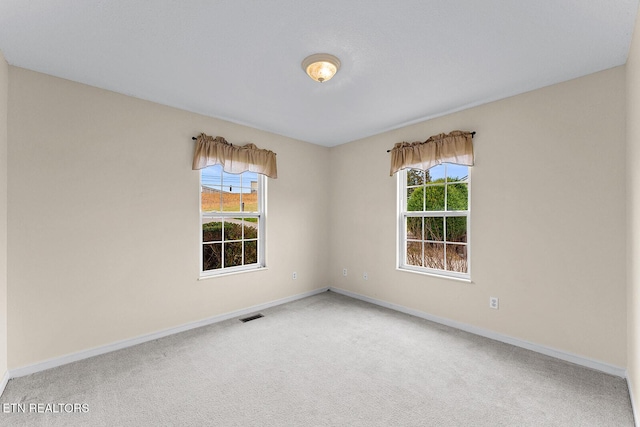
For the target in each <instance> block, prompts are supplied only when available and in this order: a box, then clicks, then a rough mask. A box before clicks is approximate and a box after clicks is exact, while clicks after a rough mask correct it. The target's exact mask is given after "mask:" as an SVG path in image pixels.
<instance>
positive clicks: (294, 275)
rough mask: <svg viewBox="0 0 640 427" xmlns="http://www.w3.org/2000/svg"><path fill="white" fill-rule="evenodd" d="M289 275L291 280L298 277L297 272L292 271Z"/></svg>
mask: <svg viewBox="0 0 640 427" xmlns="http://www.w3.org/2000/svg"><path fill="white" fill-rule="evenodd" d="M291 277H292V278H293V280H296V279H297V278H298V273H296V272H295V271H294V272H293V274H292V275H291Z"/></svg>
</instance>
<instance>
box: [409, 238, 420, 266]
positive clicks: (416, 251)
mask: <svg viewBox="0 0 640 427" xmlns="http://www.w3.org/2000/svg"><path fill="white" fill-rule="evenodd" d="M407 265H416V266H418V267H422V243H421V242H407Z"/></svg>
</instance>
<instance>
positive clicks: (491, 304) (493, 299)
mask: <svg viewBox="0 0 640 427" xmlns="http://www.w3.org/2000/svg"><path fill="white" fill-rule="evenodd" d="M499 302H500V301H499V300H498V297H489V308H493V309H494V310H497V309H498V305H499Z"/></svg>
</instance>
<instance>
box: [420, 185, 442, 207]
mask: <svg viewBox="0 0 640 427" xmlns="http://www.w3.org/2000/svg"><path fill="white" fill-rule="evenodd" d="M424 189H425V191H426V195H427V197H426V209H425V210H427V211H443V210H444V185H429V186H427V187H424Z"/></svg>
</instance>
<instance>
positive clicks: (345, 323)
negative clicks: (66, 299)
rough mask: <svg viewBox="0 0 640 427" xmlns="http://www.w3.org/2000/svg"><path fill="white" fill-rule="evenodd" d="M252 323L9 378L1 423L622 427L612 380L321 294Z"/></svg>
mask: <svg viewBox="0 0 640 427" xmlns="http://www.w3.org/2000/svg"><path fill="white" fill-rule="evenodd" d="M262 313H263V314H264V315H265V317H263V318H260V319H257V320H253V321H251V322H248V323H242V322H240V321H238V320H237V319H235V320H229V321H225V322H221V323H218V324H215V325H211V326H207V327H203V328H199V329H196V330H192V331H188V332H184V333H181V334H178V335H173V336H171V337H166V338H163V339H160V340H156V341H153V342H149V343H145V344H141V345H138V346H135V347H131V348H128V349H124V350H120V351H116V352H113V353H109V354H106V355H102V356H98V357H94V358H91V359H87V360H83V361H80V362H76V363H73V364H69V365H66V366H62V367H59V368H55V369H51V370H48V371H45V372H40V373H37V374H33V375H30V376H27V377H22V378H17V379H14V380H11V381H10V382H9V384H8V385H7V388H6V390H5V392H4V394H3V395H2V397H0V402H1V403H5V404H16V405H17V404H21V405H23V407H24V408H26V411H25V412H24V413H21V412H12V413H2V412H0V425H3V426H40V425H42V426H76V425H77V426H147V425H148V426H160V425H180V426H368V427H369V426H616V427H619V426H632V425H633V417H632V413H631V405H630V401H629V395H628V391H627V385H626V382H625V380H624V379H621V378H618V377H613V376H610V375H606V374H603V373H600V372H596V371H593V370H590V369H586V368H582V367H579V366H576V365H572V364H570V363H566V362H563V361H559V360H556V359H553V358H550V357H547V356H543V355H540V354H537V353H534V352H531V351H528V350H523V349H521V348H517V347H513V346H510V345H507V344H503V343H499V342H496V341H492V340H489V339H486V338H482V337H478V336H474V335H471V334H468V333H465V332H462V331H458V330H455V329H451V328H449V327H445V326H441V325H438V324H434V323H431V322H429V321H426V320H423V319H419V318H415V317H411V316H408V315H405V314H401V313H397V312H394V311H391V310H387V309H384V308H380V307H377V306H374V305H370V304H367V303H364V302H361V301H358V300H354V299H351V298H348V297H345V296H342V295H338V294H335V293H331V292H326V293H323V294H319V295H316V296H313V297H310V298H305V299H303V300H299V301H295V302H292V303H289V304H285V305H282V306H279V307H274V308H271V309H268V310H265V311H263V312H262ZM38 404H40V405H41V406H40V407H38V406H35V407H34V408H36V409H35V410H34V411H31V412H30V411H29V409H30V406H32V405H38ZM47 404H52V406H50V407H49V409H51V410H55V409H56V408H57V409H58V412H56V413H51V412H44V411H46V409H47V406H46V405H47ZM57 404H67V406H66V407H65V406H59V405H58V406H53V405H57ZM69 404H71V405H73V404H78V405H85V406H84V407H83V406H79V407H78V408H79V410H77V411H76V410H75V409H76V407H73V406H68V405H69ZM14 407H17V406H14ZM40 409H41V410H42V411H40V412H38V411H39V410H40ZM70 409H74V410H70ZM84 409H86V411H85V410H84ZM41 412H44V413H41Z"/></svg>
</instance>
